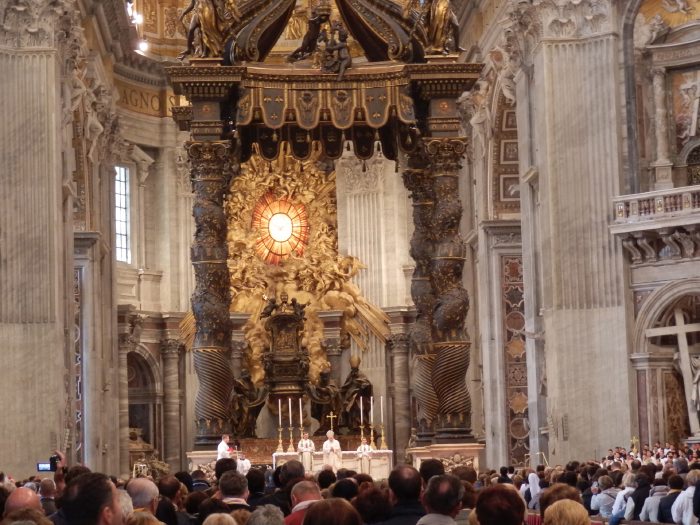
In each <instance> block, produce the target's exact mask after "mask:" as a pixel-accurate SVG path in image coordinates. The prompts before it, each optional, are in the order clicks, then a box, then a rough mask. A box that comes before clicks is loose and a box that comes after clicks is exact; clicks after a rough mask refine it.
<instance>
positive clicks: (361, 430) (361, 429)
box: [360, 425, 365, 443]
mask: <svg viewBox="0 0 700 525" xmlns="http://www.w3.org/2000/svg"><path fill="white" fill-rule="evenodd" d="M363 439H365V426H364V425H360V443H362V440H363Z"/></svg>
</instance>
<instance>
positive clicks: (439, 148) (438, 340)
mask: <svg viewBox="0 0 700 525" xmlns="http://www.w3.org/2000/svg"><path fill="white" fill-rule="evenodd" d="M466 147H467V142H466V140H465V139H459V138H430V139H425V149H426V152H427V153H428V157H429V158H430V159H431V160H432V162H431V175H432V178H433V192H434V199H435V207H434V209H433V217H432V227H433V235H434V239H435V241H434V242H435V244H434V250H433V256H432V260H431V265H430V279H431V283H432V286H433V291H434V293H435V306H434V307H433V323H432V338H433V351H434V353H435V364H434V367H433V373H432V379H433V387H434V388H435V392H436V393H437V397H438V402H439V416H438V417H439V418H440V422H439V424H440V426H442V427H449V428H463V429H464V428H466V429H468V427H469V425H470V415H471V399H470V396H469V391H468V389H467V384H466V374H467V369H468V367H469V348H470V346H471V343H470V342H469V339H468V336H467V333H466V331H465V328H464V324H465V319H466V316H467V312H468V310H469V295H468V293H467V291H466V290H465V289H464V287H463V286H462V270H463V268H464V261H465V259H466V245H465V243H464V240H463V239H462V238H461V236H460V234H459V222H460V218H461V216H462V204H461V202H460V200H459V179H458V172H459V169H460V159H461V158H462V156H463V155H464V153H465V151H466Z"/></svg>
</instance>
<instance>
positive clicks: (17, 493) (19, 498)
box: [3, 487, 44, 516]
mask: <svg viewBox="0 0 700 525" xmlns="http://www.w3.org/2000/svg"><path fill="white" fill-rule="evenodd" d="M20 509H36V510H40V511H41V512H44V510H43V508H42V506H41V500H40V499H39V495H38V494H37V493H36V492H34V491H33V490H31V489H27V488H24V487H20V488H18V489H15V490H13V491H12V493H11V494H10V495H9V496H8V498H7V501H6V502H5V513H4V514H3V516H7V515H8V514H9V513H10V512H12V511H15V510H20Z"/></svg>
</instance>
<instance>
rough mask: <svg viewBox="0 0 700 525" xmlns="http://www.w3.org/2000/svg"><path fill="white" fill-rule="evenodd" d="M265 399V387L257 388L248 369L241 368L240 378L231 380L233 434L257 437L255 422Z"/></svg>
mask: <svg viewBox="0 0 700 525" xmlns="http://www.w3.org/2000/svg"><path fill="white" fill-rule="evenodd" d="M266 399H267V387H260V388H257V387H256V386H255V384H253V380H252V379H251V377H250V372H249V371H248V370H243V371H242V373H241V378H240V379H235V380H234V382H233V395H232V401H231V409H232V410H231V412H232V414H233V415H234V421H233V430H234V434H236V435H237V436H242V437H257V436H256V435H255V424H256V421H257V419H258V415H259V414H260V411H261V410H262V407H263V405H264V404H265V400H266Z"/></svg>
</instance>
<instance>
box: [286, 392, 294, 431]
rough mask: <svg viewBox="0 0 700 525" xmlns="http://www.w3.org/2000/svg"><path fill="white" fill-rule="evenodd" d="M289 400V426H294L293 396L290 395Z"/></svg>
mask: <svg viewBox="0 0 700 525" xmlns="http://www.w3.org/2000/svg"><path fill="white" fill-rule="evenodd" d="M287 401H289V428H291V427H292V424H293V422H292V398H291V397H288V398H287Z"/></svg>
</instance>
